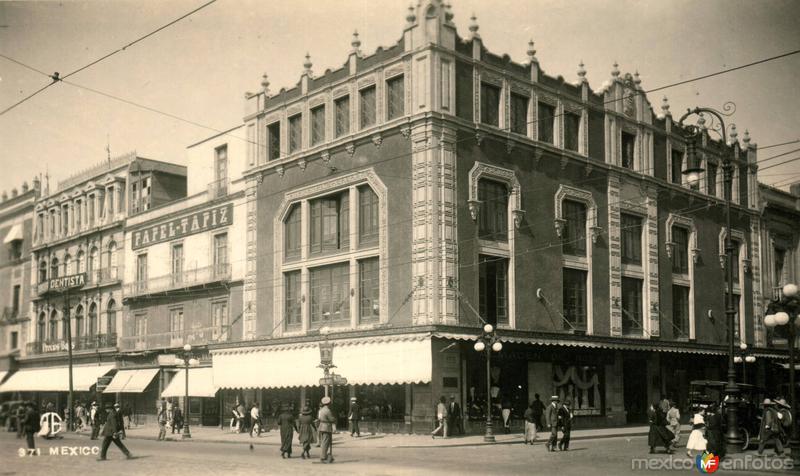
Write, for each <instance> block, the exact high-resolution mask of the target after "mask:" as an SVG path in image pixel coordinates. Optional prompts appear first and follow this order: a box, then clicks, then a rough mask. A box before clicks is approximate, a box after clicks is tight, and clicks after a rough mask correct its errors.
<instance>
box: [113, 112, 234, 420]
mask: <svg viewBox="0 0 800 476" xmlns="http://www.w3.org/2000/svg"><path fill="white" fill-rule="evenodd" d="M241 129H242V128H241V127H239V128H238V129H235V130H231V131H228V132H227V133H224V134H220V135H218V136H214V137H211V138H209V139H207V140H205V141H203V142H200V143H198V144H194V145H192V146H190V147H189V148H188V153H187V172H188V180H187V182H188V187H187V188H188V189H187V196H186V198H182V199H180V200H175V201H172V202H170V203H167V204H165V205H164V206H161V207H155V206H154V207H152V208H151V209H150V210H148V211H143V212H140V213H139V214H137V215H132V216H131V217H129V218H128V221H127V225H126V230H127V240H126V245H125V248H124V263H125V274H124V275H125V285H124V289H123V302H124V305H125V314H124V319H123V321H122V327H121V329H120V330H121V335H120V338H119V340H118V347H119V356H118V359H119V362H120V365H121V369H122V370H120V372H118V373H117V375H116V377H115V379H114V381H112V383H111V384H110V386H109V388H108V389H107V390H106V392H108V393H114V392H120V394H121V397H122V400H123V402H126V403H130V404H131V405H132V407H133V408H134V410H135V411H136V412H137V413H145V414H151V415H155V411H156V407H155V405H154V402H155V401H156V400H158V399H159V398H160V397H167V398H175V397H182V396H183V395H184V393H185V388H184V386H185V383H184V379H185V377H184V375H183V372H184V371H183V370H178V369H177V368H176V366H175V355H176V352H177V351H179V350H180V349H181V348H182V347H183V346H184V345H185V344H190V345H191V346H192V347H193V348H194V350H195V352H197V356H198V357H199V358H200V361H201V363H202V364H203V368H200V369H193V370H190V395H191V396H192V397H197V398H192V401H191V403H190V405H189V412H188V417H189V422H190V424H198V423H201V422H202V423H203V424H208V425H217V424H219V422H220V416H219V408H220V407H219V404H220V402H219V401H218V400H216V399H215V398H214V397H215V394H216V390H214V389H213V387H212V381H211V369H210V368H209V366H210V364H211V359H210V356H209V355H208V352H207V345H208V344H209V343H212V342H225V341H233V340H235V341H238V340H241V339H242V320H241V316H242V280H243V277H244V265H245V254H244V253H245V247H244V246H241V245H240V246H237V244H241V243H243V242H244V237H245V222H246V217H245V212H246V209H245V202H244V182H243V180H242V179H241V176H242V170H243V169H244V166H245V163H244V161H245V153H244V151H245V144H244V142H243V140H237V139H234V138H235V137H238V136H240V135H241V132H242V130H241ZM175 370H178V372H177V375H176V372H175ZM156 375H158V376H159V378H154V377H155V376H156ZM148 377H149V378H148ZM201 397H204V398H201ZM226 416H227V415H226Z"/></svg>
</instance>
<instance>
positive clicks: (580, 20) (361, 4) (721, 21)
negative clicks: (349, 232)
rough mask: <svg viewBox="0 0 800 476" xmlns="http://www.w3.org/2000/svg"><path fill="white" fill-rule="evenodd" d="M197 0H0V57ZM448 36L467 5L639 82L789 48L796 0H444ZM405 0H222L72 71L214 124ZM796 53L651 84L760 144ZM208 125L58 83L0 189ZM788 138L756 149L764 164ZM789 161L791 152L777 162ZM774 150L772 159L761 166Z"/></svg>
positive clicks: (654, 99)
mask: <svg viewBox="0 0 800 476" xmlns="http://www.w3.org/2000/svg"><path fill="white" fill-rule="evenodd" d="M202 3H205V1H204V0H192V1H188V0H170V1H168V2H160V1H155V0H151V1H141V2H127V1H113V2H111V1H102V2H101V1H91V2H71V1H64V2H3V3H0V53H2V54H4V55H7V56H10V57H13V58H15V59H17V60H19V61H22V62H24V63H26V64H28V65H30V66H32V67H34V68H36V69H39V70H42V71H44V72H47V73H52V72H55V71H58V72H59V73H61V74H62V75H64V74H66V73H67V72H70V71H72V70H75V69H77V68H79V67H81V66H83V65H85V64H87V63H89V62H90V61H93V60H95V59H96V58H98V57H100V56H102V55H104V54H106V53H108V52H110V51H113V50H114V49H116V48H119V47H121V46H122V45H124V44H126V43H128V42H130V41H133V40H134V39H136V38H137V37H139V36H141V35H143V34H145V33H148V32H150V31H152V30H154V29H155V28H157V27H159V26H161V25H163V24H165V23H167V22H168V21H170V20H172V19H174V18H176V17H178V16H180V15H182V14H184V13H186V12H188V11H190V10H192V9H193V8H196V7H197V6H199V5H201V4H202ZM451 3H452V10H453V13H454V14H455V18H454V21H455V23H456V25H457V26H458V30H459V34H460V35H461V36H463V37H466V36H467V35H468V34H469V30H468V29H467V27H468V25H469V22H470V20H469V17H470V16H471V14H472V13H473V12H474V13H475V14H476V16H477V17H478V23H479V25H480V34H481V37H482V39H483V41H484V44H485V45H486V46H487V47H488V48H489V50H490V51H492V52H495V53H499V54H503V53H507V54H509V55H510V56H511V58H512V59H514V60H516V61H518V62H523V61H525V59H526V55H525V51H526V49H527V42H528V40H529V39H533V40H534V41H535V42H536V50H537V57H538V59H539V62H540V65H541V67H542V68H543V69H544V70H545V71H546V72H547V73H548V74H551V75H559V74H560V75H562V76H564V77H565V78H566V79H567V80H568V81H574V80H575V79H576V77H577V76H576V70H577V65H578V63H579V62H580V60H583V61H584V63H585V65H586V70H587V71H588V74H587V77H588V79H589V82H590V85H591V87H592V88H594V89H597V88H599V87H600V85H601V84H602V83H603V81H605V80H606V79H608V78H609V77H610V71H611V69H612V64H613V63H614V61H618V62H619V65H620V69H621V70H622V72H623V73H625V72H631V73H633V72H634V71H636V70H638V71H639V73H640V74H641V78H642V86H643V87H644V88H645V89H651V88H656V87H660V86H664V85H667V84H670V83H673V82H676V81H681V80H686V79H689V78H693V77H696V76H701V75H704V74H708V73H712V72H715V71H719V70H722V69H725V68H729V67H733V66H737V65H741V64H745V63H749V62H753V61H757V60H760V59H763V58H767V57H770V56H775V55H779V54H781V53H785V52H788V51H793V50H796V49H800V28H798V27H797V20H798V18H800V1H793V0H786V1H779V0H762V1H755V0H711V1H696V0H694V1H688V0H686V1H684V0H670V1H665V0H652V1H633V0H609V1H599V0H598V1H589V0H583V1H565V0H528V1H521V0H492V1H488V0H487V1H481V0H451ZM408 4H409V3H408V1H389V0H370V1H368V0H331V1H323V0H294V1H286V0H269V1H266V0H258V1H256V0H252V1H247V0H219V1H217V2H216V3H215V4H213V5H211V6H210V7H208V8H205V9H203V10H201V11H200V12H198V13H196V14H195V15H193V16H191V17H190V18H188V19H186V20H183V21H182V22H180V23H178V24H176V25H173V26H171V27H169V28H168V29H166V30H164V31H162V32H160V33H158V34H157V35H155V36H153V37H150V38H149V39H147V40H145V41H143V42H141V43H138V44H136V45H134V46H132V47H130V48H128V49H127V50H126V51H124V52H122V53H120V54H117V55H115V56H113V57H111V58H109V59H108V60H105V61H103V62H101V63H99V64H97V65H95V66H93V67H91V68H89V69H87V70H85V71H82V72H80V73H78V74H76V75H75V76H73V77H72V78H70V80H72V81H74V82H75V83H78V84H80V85H83V86H86V87H90V88H93V89H96V90H99V91H102V92H104V93H108V94H111V95H114V96H118V97H120V98H124V99H126V100H130V101H134V102H136V103H139V104H144V105H147V106H149V107H152V108H155V109H158V110H161V111H164V112H167V113H170V114H173V115H176V116H180V117H182V118H185V119H188V120H191V121H194V122H196V123H199V124H203V125H205V126H208V127H210V128H213V129H219V130H222V129H228V128H230V127H232V126H235V125H238V124H239V123H241V119H242V115H243V110H244V99H243V95H244V92H245V91H257V90H258V88H259V82H260V78H261V75H262V74H263V73H264V72H266V73H267V74H268V75H269V80H270V82H271V84H272V85H271V90H272V91H273V92H276V91H278V90H279V89H280V88H281V87H291V86H293V85H294V84H296V82H297V81H298V80H299V76H300V73H301V72H302V64H303V60H304V56H305V53H306V51H308V52H309V53H310V54H311V60H312V62H313V64H314V67H313V70H314V71H315V72H316V73H317V74H320V73H322V72H323V71H324V70H325V69H327V68H331V69H333V68H337V67H340V66H341V65H342V64H344V62H345V61H346V59H347V53H348V51H349V48H350V39H351V35H352V32H353V30H354V29H357V30H358V32H359V33H360V37H361V41H362V50H363V51H364V52H366V53H367V54H369V53H372V52H373V51H374V50H375V48H376V47H378V46H389V45H391V44H393V43H395V42H396V41H397V40H398V39H399V38H400V36H401V35H402V29H403V26H404V24H405V15H406V9H407V7H408ZM799 78H800V54H798V55H794V56H790V57H787V58H783V59H780V60H776V61H772V62H769V63H766V64H762V65H759V66H754V67H751V68H748V69H744V70H740V71H736V72H733V73H729V74H725V75H722V76H717V77H714V78H710V79H705V80H701V81H696V82H692V83H689V84H687V85H683V86H679V87H675V88H670V89H667V90H665V91H659V92H656V93H652V94H651V95H650V96H649V99H650V101H651V103H652V104H653V105H654V106H655V107H656V109H657V110H658V109H659V108H660V104H661V98H662V96H663V95H667V96H668V97H669V100H670V104H671V106H672V111H673V113H674V114H675V116H676V117H677V116H679V115H680V114H681V113H682V112H683V111H684V110H685V109H686V108H687V107H694V106H696V105H703V106H712V107H717V108H719V107H721V106H722V104H723V103H724V102H725V101H734V102H735V103H736V105H737V111H736V113H735V115H734V116H733V118H732V121H733V122H735V123H736V124H737V125H738V127H739V131H740V137H741V135H742V133H743V132H744V130H745V129H749V130H750V134H751V137H752V138H753V141H754V142H756V143H758V144H759V145H761V146H766V145H771V144H776V143H780V142H786V141H790V140H797V139H800V86H798V84H800V83H798V79H799ZM47 82H49V80H48V79H47V78H45V77H43V76H42V75H40V74H37V73H35V72H33V71H30V70H27V69H24V68H23V67H21V66H18V65H16V64H14V63H11V62H9V61H7V60H5V59H3V58H0V109H4V108H5V107H7V106H9V105H10V104H12V103H14V102H16V101H17V100H19V99H21V98H22V97H24V96H25V95H27V94H30V93H31V92H33V91H35V90H36V89H38V88H40V87H42V86H43V85H45V84H47ZM212 134H214V132H213V131H212V130H210V129H203V128H201V127H198V126H195V125H190V124H186V123H184V122H180V121H178V120H175V119H172V118H169V117H165V116H162V115H158V114H155V113H153V112H149V111H145V110H141V109H138V108H136V107H133V106H131V105H128V104H124V103H122V102H118V101H115V100H112V99H109V98H107V97H103V96H100V95H97V94H94V93H91V92H88V91H85V90H81V89H78V88H75V87H73V86H70V85H68V84H63V83H60V84H57V85H54V86H53V87H50V88H49V89H47V90H46V91H45V92H43V93H42V94H39V95H38V96H36V97H35V98H33V99H31V100H30V101H27V102H26V103H24V104H23V105H21V106H19V107H17V108H16V109H14V110H12V111H10V112H9V113H7V114H5V115H3V116H0V145H2V154H1V155H0V167H1V168H2V173H0V190H10V189H11V188H12V187H19V186H20V185H21V184H22V182H23V180H27V181H28V182H30V181H31V179H32V178H33V176H34V175H35V174H38V173H40V172H41V173H44V172H45V170H47V171H48V172H49V174H50V177H51V186H52V187H55V185H56V182H57V181H58V180H62V179H64V178H66V177H67V176H69V175H70V174H71V173H74V172H75V171H77V170H80V169H82V168H86V167H89V166H91V165H94V164H96V163H99V162H102V161H103V160H105V157H106V151H105V148H106V137H107V136H108V137H109V138H110V145H111V153H112V155H114V156H116V155H121V154H123V153H126V152H128V151H132V150H136V151H137V152H138V153H139V154H140V155H142V156H145V157H149V158H155V159H162V160H168V161H173V162H179V163H182V162H183V161H184V157H185V148H186V146H187V145H189V144H191V143H193V142H196V141H197V140H200V139H202V138H204V137H207V136H209V135H212ZM793 149H800V143H796V144H792V145H788V146H784V147H775V148H770V149H766V150H764V151H762V152H760V153H759V158H760V159H761V160H763V159H765V158H768V157H771V156H773V155H776V154H779V153H783V152H789V151H791V150H793ZM794 157H800V152H795V153H790V154H788V155H787V156H786V157H785V159H791V158H794ZM782 160H784V159H775V160H772V161H770V162H768V163H766V164H765V165H763V166H762V168H764V167H766V166H767V165H769V164H773V163H778V162H781V161H782ZM760 175H761V181H762V182H765V183H770V184H773V183H778V184H782V183H786V182H787V181H788V180H791V179H792V178H793V177H796V178H797V180H800V161H798V162H793V163H790V164H786V165H783V166H779V167H774V168H770V169H768V170H765V171H763V172H762V173H761V174H760Z"/></svg>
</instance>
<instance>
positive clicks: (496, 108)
mask: <svg viewBox="0 0 800 476" xmlns="http://www.w3.org/2000/svg"><path fill="white" fill-rule="evenodd" d="M481 122H482V123H484V124H489V125H490V126H499V125H500V88H498V87H497V86H492V85H491V84H486V83H481Z"/></svg>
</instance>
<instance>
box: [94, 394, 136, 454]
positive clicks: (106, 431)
mask: <svg viewBox="0 0 800 476" xmlns="http://www.w3.org/2000/svg"><path fill="white" fill-rule="evenodd" d="M106 411H107V413H106V423H105V424H104V425H103V431H102V432H101V435H102V436H103V446H102V447H101V448H100V458H99V459H98V460H97V461H105V460H106V454H107V453H108V447H109V446H110V445H111V443H112V442H113V443H114V444H115V445H117V448H119V449H120V450H121V451H122V452H123V453H124V454H125V457H126V458H128V459H131V458H133V455H132V454H131V452H130V451H128V448H126V447H125V445H123V444H122V441H120V439H119V436H120V434H121V431H122V429H121V425H120V423H119V422H120V419H119V418H117V412H116V411H114V407H112V406H111V405H106Z"/></svg>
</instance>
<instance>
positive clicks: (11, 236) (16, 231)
mask: <svg viewBox="0 0 800 476" xmlns="http://www.w3.org/2000/svg"><path fill="white" fill-rule="evenodd" d="M21 239H22V225H21V224H19V223H17V224H16V225H14V226H12V227H11V229H10V230H9V231H8V234H7V235H6V237H5V238H4V239H3V244H4V245H7V244H9V243H11V242H12V241H17V240H21Z"/></svg>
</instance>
